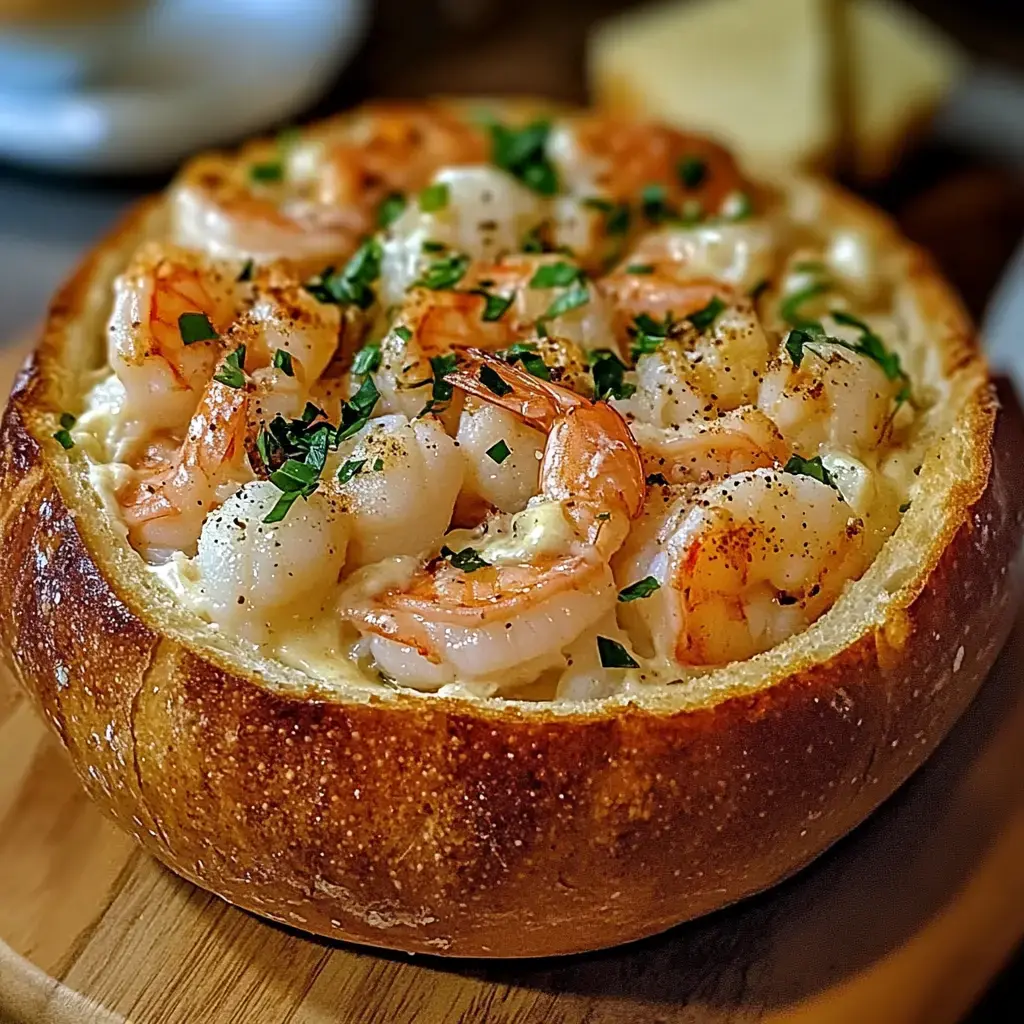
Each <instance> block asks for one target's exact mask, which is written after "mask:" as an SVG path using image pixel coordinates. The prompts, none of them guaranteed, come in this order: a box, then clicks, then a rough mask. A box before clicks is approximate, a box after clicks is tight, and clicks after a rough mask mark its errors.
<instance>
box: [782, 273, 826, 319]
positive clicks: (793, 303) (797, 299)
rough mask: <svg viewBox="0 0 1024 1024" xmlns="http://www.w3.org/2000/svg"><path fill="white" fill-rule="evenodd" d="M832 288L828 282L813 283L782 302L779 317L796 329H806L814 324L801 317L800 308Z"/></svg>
mask: <svg viewBox="0 0 1024 1024" xmlns="http://www.w3.org/2000/svg"><path fill="white" fill-rule="evenodd" d="M830 287H831V286H830V285H829V283H828V282H827V281H812V282H811V283H810V284H809V285H806V286H805V287H803V288H800V289H798V290H797V291H795V292H793V293H792V295H789V296H787V297H786V298H785V299H784V300H783V301H782V305H781V306H779V315H780V316H781V317H782V319H783V320H785V321H786V323H787V324H792V325H793V326H794V327H805V326H806V325H807V324H808V323H813V321H809V320H807V319H806V317H803V316H801V315H800V307H801V306H802V305H803V304H804V303H805V302H809V301H810V300H811V299H813V298H815V297H816V296H818V295H821V294H823V293H824V292H827V291H828V290H829V288H830Z"/></svg>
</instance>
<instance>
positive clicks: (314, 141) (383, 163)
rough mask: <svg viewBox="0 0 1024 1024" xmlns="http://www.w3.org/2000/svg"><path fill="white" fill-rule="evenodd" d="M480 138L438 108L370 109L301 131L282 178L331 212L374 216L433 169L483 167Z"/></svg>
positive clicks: (471, 127) (476, 131)
mask: <svg viewBox="0 0 1024 1024" xmlns="http://www.w3.org/2000/svg"><path fill="white" fill-rule="evenodd" d="M487 155H488V152H487V139H486V137H485V134H484V132H483V130H482V129H481V128H480V127H479V126H477V125H474V124H473V123H472V122H470V121H468V120H466V119H465V118H464V117H462V116H461V115H459V114H458V113H457V112H456V111H455V110H453V109H451V108H449V107H446V106H445V105H444V104H441V103H434V104H403V103H393V102H392V103H372V104H368V105H366V106H364V107H362V108H361V109H360V110H359V111H358V112H356V113H355V114H354V115H352V114H346V115H342V116H341V117H339V118H336V119H332V120H328V121H326V122H324V123H323V124H322V125H320V126H319V128H318V129H317V130H315V131H307V132H306V133H304V137H303V139H302V140H300V141H299V142H298V143H296V144H295V145H293V146H291V147H289V152H288V157H287V163H288V170H289V176H290V177H292V178H294V179H297V180H299V181H305V182H306V183H308V184H309V185H310V186H311V188H312V190H313V195H314V196H315V197H316V199H317V200H318V201H319V202H321V203H324V204H326V205H329V206H333V207H339V208H340V207H359V208H368V209H371V210H372V209H374V208H375V207H376V205H377V204H378V203H379V202H380V200H381V199H383V198H384V197H385V196H387V195H388V194H390V193H394V192H408V191H411V190H414V189H420V188H423V186H425V185H426V184H427V183H428V181H429V180H430V176H431V175H432V174H433V173H434V172H435V171H436V170H438V168H441V167H444V166H447V165H451V164H481V163H485V162H486V160H487Z"/></svg>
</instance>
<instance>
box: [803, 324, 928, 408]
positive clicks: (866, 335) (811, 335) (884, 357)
mask: <svg viewBox="0 0 1024 1024" xmlns="http://www.w3.org/2000/svg"><path fill="white" fill-rule="evenodd" d="M832 319H833V320H835V321H836V323H839V324H844V325H845V326H847V327H856V328H857V329H858V330H859V331H860V332H861V335H860V337H859V338H858V339H857V340H856V341H855V342H849V341H844V340H843V339H842V338H834V337H832V336H830V335H827V334H825V331H824V329H823V328H822V326H821V324H820V323H817V322H815V321H805V322H804V323H803V324H802V326H801V327H799V328H795V329H794V330H792V331H790V332H789V337H788V338H787V339H786V345H785V348H786V352H787V353H788V354H789V358H790V359H791V360H792V361H793V365H794V366H796V367H799V366H800V363H801V361H802V360H803V356H804V348H805V347H806V346H807V345H811V344H813V343H814V342H824V343H827V344H829V345H838V346H839V347H840V348H845V349H847V350H848V351H850V352H856V353H857V354H858V355H861V356H865V357H866V358H868V359H871V360H873V361H874V362H876V363H878V365H879V366H880V367H881V368H882V372H883V373H884V374H885V376H886V379H887V380H898V381H900V382H901V383H900V389H899V391H898V392H897V394H896V399H895V401H896V405H897V407H899V406H900V405H902V404H903V403H904V402H906V401H908V400H909V399H910V378H909V377H908V376H907V374H906V373H905V372H904V370H903V366H902V364H901V363H900V357H899V354H898V353H896V352H890V351H889V349H887V348H886V347H885V342H884V341H882V339H881V338H880V337H879V336H878V335H877V334H876V333H875V332H874V331H873V330H872V329H871V328H870V327H869V326H868V325H867V324H866V323H865V322H864V321H863V320H861V319H859V318H858V317H856V316H854V315H853V314H852V313H847V312H845V311H844V310H841V309H834V310H832Z"/></svg>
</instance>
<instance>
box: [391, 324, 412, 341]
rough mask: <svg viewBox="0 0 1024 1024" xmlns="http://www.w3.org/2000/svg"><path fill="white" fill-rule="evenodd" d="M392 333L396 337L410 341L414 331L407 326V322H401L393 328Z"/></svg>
mask: <svg viewBox="0 0 1024 1024" xmlns="http://www.w3.org/2000/svg"><path fill="white" fill-rule="evenodd" d="M392 333H393V334H394V335H395V337H396V338H401V339H402V341H409V340H411V338H412V331H411V330H410V329H409V328H408V327H406V326H405V324H399V325H398V326H397V327H395V328H393V329H392Z"/></svg>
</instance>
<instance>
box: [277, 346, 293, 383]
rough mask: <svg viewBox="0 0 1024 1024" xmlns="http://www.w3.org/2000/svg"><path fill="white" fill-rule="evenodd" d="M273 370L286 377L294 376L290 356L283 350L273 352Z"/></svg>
mask: <svg viewBox="0 0 1024 1024" xmlns="http://www.w3.org/2000/svg"><path fill="white" fill-rule="evenodd" d="M274 369H275V370H280V371H281V372H282V373H284V375H285V376H286V377H294V376H295V368H294V367H293V366H292V354H291V353H290V352H286V351H285V350H284V349H283V348H279V349H277V351H276V352H274Z"/></svg>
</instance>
